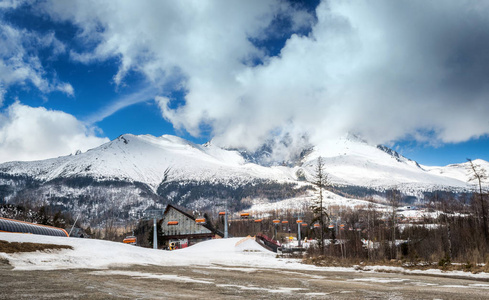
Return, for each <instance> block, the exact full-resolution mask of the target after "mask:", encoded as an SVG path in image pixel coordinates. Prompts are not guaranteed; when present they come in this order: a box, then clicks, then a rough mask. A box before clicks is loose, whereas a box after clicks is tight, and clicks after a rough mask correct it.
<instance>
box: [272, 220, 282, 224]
mask: <svg viewBox="0 0 489 300" xmlns="http://www.w3.org/2000/svg"><path fill="white" fill-rule="evenodd" d="M272 222H273V224H280V220H273V221H272Z"/></svg>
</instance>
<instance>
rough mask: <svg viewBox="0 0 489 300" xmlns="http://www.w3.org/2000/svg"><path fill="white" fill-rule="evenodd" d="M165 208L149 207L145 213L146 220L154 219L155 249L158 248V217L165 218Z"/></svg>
mask: <svg viewBox="0 0 489 300" xmlns="http://www.w3.org/2000/svg"><path fill="white" fill-rule="evenodd" d="M164 212H165V210H163V209H148V210H146V211H144V213H143V219H144V220H150V219H153V249H158V228H156V219H157V218H163V213H164Z"/></svg>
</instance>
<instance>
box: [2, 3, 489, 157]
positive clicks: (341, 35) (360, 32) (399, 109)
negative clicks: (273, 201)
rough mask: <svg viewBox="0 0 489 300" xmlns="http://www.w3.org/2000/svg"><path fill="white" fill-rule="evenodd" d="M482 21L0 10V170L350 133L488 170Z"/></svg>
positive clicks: (475, 17) (103, 7)
mask: <svg viewBox="0 0 489 300" xmlns="http://www.w3.org/2000/svg"><path fill="white" fill-rule="evenodd" d="M488 13H489V6H488V5H485V4H484V3H480V2H479V1H469V2H467V3H465V2H464V3H462V2H460V3H459V2H456V1H452V2H450V3H444V4H443V6H438V5H437V4H436V3H425V2H424V1H396V2H392V1H375V2H373V3H370V4H369V5H367V4H366V3H361V2H354V3H352V2H345V1H303V2H301V1H290V2H288V1H273V0H270V1H241V2H232V3H223V2H218V1H188V2H186V1H182V2H179V3H174V2H172V1H141V2H138V3H135V2H133V1H110V2H101V1H66V2H64V1H35V2H32V1H3V2H0V49H2V50H0V162H4V161H10V160H34V159H45V158H49V157H55V156H60V155H66V154H69V153H73V152H75V151H76V150H77V149H81V150H84V151H85V150H87V149H89V148H92V147H96V146H98V145H100V144H101V143H104V142H107V141H108V140H111V139H114V138H116V137H117V136H119V135H121V134H124V133H133V134H152V135H155V136H159V135H163V134H175V135H178V136H181V137H183V138H186V139H189V140H191V141H194V142H197V143H204V142H206V141H208V140H210V139H213V140H214V141H215V143H216V144H219V145H221V146H224V147H248V148H250V149H253V148H256V147H258V146H259V145H260V144H261V143H263V142H264V141H265V140H267V139H269V138H274V137H277V135H279V136H280V135H284V134H287V135H288V136H292V137H293V138H292V139H293V140H294V141H295V140H296V141H297V142H298V143H300V141H302V137H303V136H304V135H305V134H306V135H307V136H309V137H310V140H311V142H312V143H317V142H319V141H322V140H324V139H334V138H336V137H338V136H343V135H345V134H346V133H348V132H353V133H355V134H357V135H359V136H362V137H363V138H364V139H366V140H368V141H369V142H370V143H372V144H385V145H388V146H390V147H392V148H393V149H395V150H397V151H398V152H400V153H401V154H403V155H405V156H407V157H408V158H411V159H414V160H416V161H418V162H420V163H422V164H426V165H446V164H450V163H460V162H464V161H465V159H466V158H472V159H476V158H482V159H485V160H489V154H488V150H489V137H488V133H489V118H488V117H487V116H488V113H489V99H488V98H489V80H488V79H489V78H488V75H487V74H488V73H487V70H489V39H488V37H489V21H488V20H487V18H486V17H485V16H487V15H488ZM294 137H297V138H296V139H295V138H294ZM297 146H300V145H297Z"/></svg>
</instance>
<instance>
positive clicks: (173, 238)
mask: <svg viewBox="0 0 489 300" xmlns="http://www.w3.org/2000/svg"><path fill="white" fill-rule="evenodd" d="M160 224H161V231H162V238H163V243H164V245H165V246H166V247H167V248H169V249H170V248H173V247H170V246H171V245H175V246H176V248H185V247H188V246H190V245H193V244H196V243H198V242H202V241H205V240H210V239H214V238H222V237H223V234H222V233H221V232H220V231H218V230H216V229H214V228H213V227H212V226H211V225H210V224H209V223H208V222H207V220H206V219H205V218H194V216H192V215H190V214H189V213H187V212H185V211H184V210H183V209H180V208H177V207H175V206H173V205H171V204H168V205H167V207H166V209H165V212H164V213H163V218H162V219H161V221H160Z"/></svg>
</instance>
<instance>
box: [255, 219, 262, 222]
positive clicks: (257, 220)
mask: <svg viewBox="0 0 489 300" xmlns="http://www.w3.org/2000/svg"><path fill="white" fill-rule="evenodd" d="M261 221H263V220H262V219H256V220H255V223H260V222H261Z"/></svg>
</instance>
